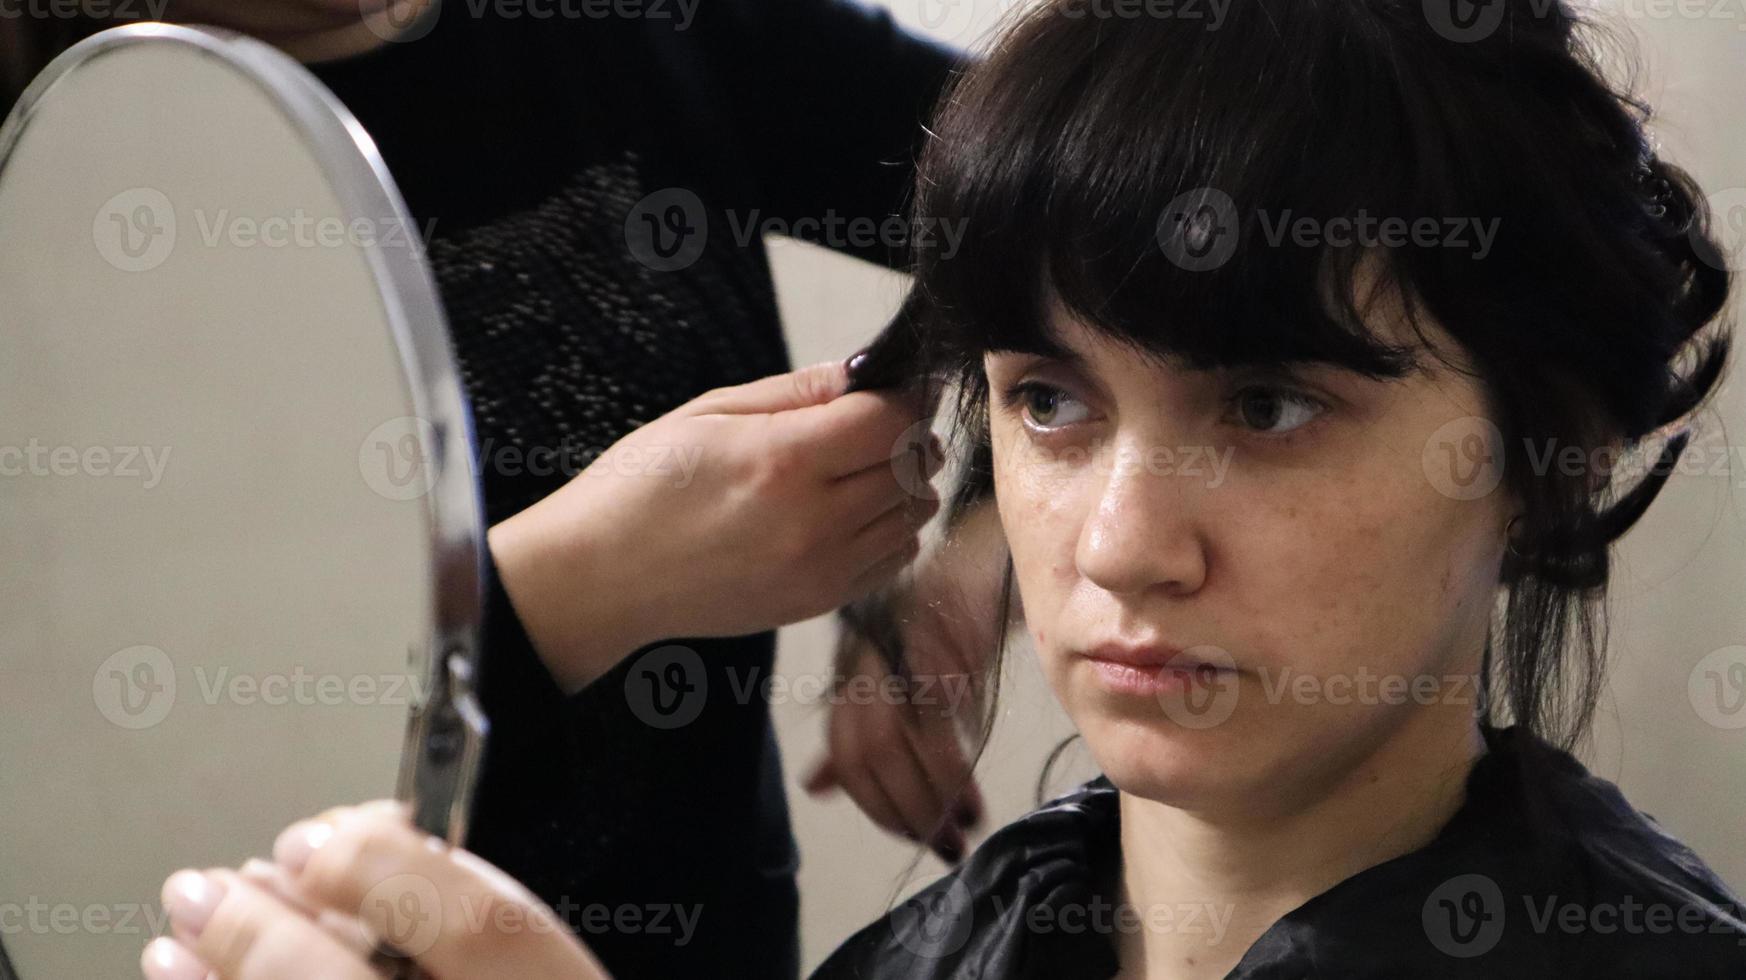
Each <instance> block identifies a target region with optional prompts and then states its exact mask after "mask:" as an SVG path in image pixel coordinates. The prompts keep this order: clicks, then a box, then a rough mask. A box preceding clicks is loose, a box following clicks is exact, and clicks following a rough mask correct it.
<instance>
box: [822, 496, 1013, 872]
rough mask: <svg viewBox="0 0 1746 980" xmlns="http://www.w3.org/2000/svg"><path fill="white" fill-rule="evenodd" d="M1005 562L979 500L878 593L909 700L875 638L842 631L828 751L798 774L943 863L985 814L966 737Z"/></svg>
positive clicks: (975, 734) (970, 733) (994, 522)
mask: <svg viewBox="0 0 1746 980" xmlns="http://www.w3.org/2000/svg"><path fill="white" fill-rule="evenodd" d="M1005 568H1006V552H1005V540H1004V538H1003V536H1002V535H1001V531H1000V522H999V516H998V514H997V513H996V512H995V508H994V506H993V505H992V503H988V504H984V505H982V506H981V507H979V508H978V509H977V510H975V511H973V512H971V513H970V514H968V515H967V516H965V517H964V519H963V520H961V521H960V522H959V524H958V525H957V526H956V527H954V528H952V529H951V530H950V531H949V532H948V533H947V536H946V537H945V539H944V541H943V543H942V545H941V546H940V547H939V548H936V549H934V550H932V551H930V552H929V553H928V554H927V556H926V557H924V558H923V559H922V560H921V561H919V562H918V563H917V564H916V567H915V569H914V573H913V574H912V575H910V576H906V577H905V580H904V581H901V582H899V583H896V584H895V585H894V586H893V587H891V588H889V589H887V590H886V591H885V593H884V594H883V598H884V600H885V601H886V602H887V603H888V604H889V607H890V611H891V614H892V615H893V616H895V617H896V619H897V621H898V622H899V623H900V624H901V625H900V631H901V635H902V642H903V647H904V654H905V659H906V661H907V662H908V665H909V669H910V674H911V678H912V680H911V683H910V684H909V686H908V691H907V696H906V697H903V698H893V697H891V696H890V694H891V692H892V691H893V686H892V684H891V683H889V682H888V680H887V676H888V672H887V669H886V666H885V661H884V660H883V659H882V658H881V657H880V655H879V652H878V650H877V649H876V648H875V647H874V645H873V644H872V643H871V642H870V641H869V640H867V639H866V638H865V637H862V636H860V635H859V634H857V633H854V632H851V631H848V630H844V631H843V633H842V634H841V635H840V636H839V640H838V642H839V644H841V646H840V648H839V652H838V659H837V663H838V665H839V667H838V669H839V670H842V671H844V672H845V673H846V675H847V676H845V677H843V678H840V681H841V683H842V685H843V686H842V688H841V689H840V690H839V691H838V696H837V698H836V699H835V701H834V702H833V703H832V706H831V714H830V721H829V735H828V739H827V749H826V756H825V758H824V759H823V760H822V761H820V762H819V763H818V764H817V765H816V766H815V767H814V769H813V771H812V772H811V773H810V774H809V775H808V776H807V777H806V780H805V787H806V790H807V791H808V792H809V793H811V794H813V795H814V796H820V795H824V794H827V793H829V792H831V791H832V790H834V789H837V788H841V789H843V790H845V791H846V792H847V793H848V794H849V796H850V797H851V798H853V799H854V801H855V803H856V804H857V805H859V806H860V808H861V810H862V811H863V812H864V813H866V814H867V816H868V817H870V818H872V820H873V822H874V823H877V824H878V825H879V826H881V827H884V828H885V829H886V830H889V831H891V832H892V833H894V834H899V835H902V836H904V837H907V838H909V839H911V840H917V841H925V842H926V843H927V844H928V846H929V847H931V848H933V850H934V852H935V853H936V854H938V855H939V856H940V858H941V859H942V860H944V861H945V862H947V863H948V864H955V863H956V862H957V861H958V860H959V858H961V857H962V856H963V854H964V851H965V849H966V840H965V833H966V831H968V830H970V829H972V828H973V827H974V826H975V825H976V824H978V823H979V822H980V821H981V819H982V815H983V813H982V811H983V803H982V796H981V792H980V791H979V790H978V788H977V786H976V783H975V780H974V778H973V776H972V772H971V767H972V761H971V756H970V755H969V753H968V751H967V750H966V741H971V742H974V741H977V740H979V737H980V728H981V725H980V722H981V716H982V710H981V709H982V707H983V699H982V695H983V690H984V682H985V681H986V672H987V670H988V668H989V667H990V662H989V661H990V659H991V655H992V653H993V651H994V647H995V643H996V642H997V640H998V639H999V637H1000V636H1001V635H1002V634H1003V633H1004V630H1002V629H1001V628H1000V627H999V626H998V623H999V621H1000V609H999V605H1000V588H1001V584H1002V580H1003V577H1004V572H1005ZM1015 605H1016V603H1015ZM1012 612H1013V613H1014V614H1016V610H1013V611H1012Z"/></svg>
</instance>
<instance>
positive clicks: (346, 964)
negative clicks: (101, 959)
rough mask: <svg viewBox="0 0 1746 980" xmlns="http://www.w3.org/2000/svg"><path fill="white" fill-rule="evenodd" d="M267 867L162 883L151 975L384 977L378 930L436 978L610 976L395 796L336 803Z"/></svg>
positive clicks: (146, 965)
mask: <svg viewBox="0 0 1746 980" xmlns="http://www.w3.org/2000/svg"><path fill="white" fill-rule="evenodd" d="M273 857H274V861H273V862H267V861H260V860H256V861H251V862H249V863H248V864H246V865H244V866H243V868H242V870H240V871H229V870H221V869H214V870H209V871H204V872H197V871H181V872H177V873H176V874H174V875H172V876H171V877H170V878H169V880H167V881H165V882H164V895H163V900H164V907H165V909H166V910H167V911H168V912H169V914H170V927H171V928H170V935H169V936H166V937H163V938H159V939H155V940H153V941H152V943H151V945H149V946H147V947H146V950H145V953H144V955H143V956H142V957H141V968H142V969H143V970H144V972H145V975H146V977H148V978H149V980H207V978H208V977H209V976H215V977H217V978H218V980H307V978H309V977H320V978H322V980H380V978H381V977H383V976H385V975H386V974H385V973H383V972H380V971H379V970H378V968H377V967H374V966H372V965H371V962H370V959H371V953H372V951H373V950H374V949H375V948H376V945H377V942H376V940H377V937H383V938H385V939H386V940H387V941H389V942H390V943H392V944H393V945H394V947H395V948H396V949H398V950H399V951H401V952H402V953H405V954H406V955H408V956H410V957H411V958H412V959H413V960H414V961H416V962H417V963H418V964H419V966H420V967H422V968H423V969H424V970H425V972H427V973H429V974H430V975H431V976H432V977H435V978H437V980H592V978H601V977H605V976H606V971H605V970H603V969H601V967H600V964H599V962H598V961H596V960H595V959H594V957H593V956H592V955H590V954H589V952H588V951H587V949H585V948H584V947H583V946H582V944H581V943H580V942H579V941H578V940H577V939H576V937H575V935H574V934H572V933H571V932H570V929H569V927H568V926H567V925H565V924H564V922H563V920H561V919H560V918H559V917H558V916H557V914H556V913H554V912H553V911H552V910H551V909H550V908H548V907H546V906H545V905H543V904H541V903H540V901H539V899H537V898H535V897H534V896H533V895H532V894H531V893H530V892H528V890H527V889H525V888H523V887H522V886H521V885H520V884H518V883H516V882H515V881H514V880H513V879H511V878H510V877H509V876H508V875H506V874H504V873H503V872H501V871H499V870H497V869H496V868H494V867H492V866H491V865H489V864H486V863H485V862H484V861H482V860H480V859H479V858H477V857H475V856H473V855H472V854H469V853H467V852H466V851H462V850H458V849H453V848H450V847H448V846H446V845H444V844H442V843H441V842H439V841H437V840H436V839H435V838H433V837H430V836H428V835H426V834H424V833H422V832H420V831H418V830H416V829H414V828H413V827H412V825H411V823H410V822H408V820H407V819H406V816H405V811H404V809H403V808H402V807H401V805H400V804H398V803H393V802H389V801H381V802H376V803H367V804H365V805H363V806H359V807H344V808H341V809H337V810H330V811H328V812H327V813H325V814H322V815H321V816H320V817H317V818H315V819H314V820H312V821H308V822H305V823H300V824H294V825H292V826H291V827H290V828H289V829H287V830H286V831H285V833H284V834H282V835H280V837H279V841H278V843H277V844H276V845H275V846H274V848H273Z"/></svg>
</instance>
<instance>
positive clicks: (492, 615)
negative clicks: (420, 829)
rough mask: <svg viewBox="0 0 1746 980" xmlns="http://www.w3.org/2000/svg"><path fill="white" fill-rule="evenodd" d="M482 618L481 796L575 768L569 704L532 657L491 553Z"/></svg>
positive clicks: (574, 730)
mask: <svg viewBox="0 0 1746 980" xmlns="http://www.w3.org/2000/svg"><path fill="white" fill-rule="evenodd" d="M484 575H485V580H484V583H483V585H484V595H485V611H484V622H483V624H482V625H483V629H482V630H481V634H480V650H479V702H480V706H481V707H482V708H483V709H484V712H485V717H486V718H487V719H488V721H489V724H490V729H489V732H488V734H487V735H486V747H485V752H484V759H485V763H484V767H483V771H482V772H481V773H480V782H479V795H481V796H483V795H486V794H487V793H490V792H494V791H496V788H497V787H498V786H514V785H527V784H528V783H529V782H540V781H543V780H546V779H550V778H551V776H552V774H554V773H563V772H569V771H573V770H574V769H575V768H576V767H577V766H578V764H579V757H578V746H577V731H578V726H577V725H576V724H574V723H573V722H572V721H571V714H572V712H573V711H574V710H575V708H574V706H573V701H572V699H571V698H570V697H569V696H567V695H565V693H564V692H563V689H562V688H560V687H559V686H558V683H557V681H556V680H555V679H553V677H552V675H551V672H550V671H548V670H547V669H546V666H545V664H544V663H543V662H542V661H541V660H540V658H539V654H538V652H536V651H535V650H534V647H533V641H532V640H531V639H529V638H528V635H527V630H526V628H524V627H523V626H522V622H521V618H520V617H519V616H518V615H517V614H516V612H515V607H514V606H513V605H512V604H511V603H510V601H509V594H508V593H507V592H506V591H504V588H503V581H502V579H501V578H499V576H498V573H497V563H496V562H495V561H494V560H493V559H492V556H491V549H490V548H486V549H485V557H484Z"/></svg>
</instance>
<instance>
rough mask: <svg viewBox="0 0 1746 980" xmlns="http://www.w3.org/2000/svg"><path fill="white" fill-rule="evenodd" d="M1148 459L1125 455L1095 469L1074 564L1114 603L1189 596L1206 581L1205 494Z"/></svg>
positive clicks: (1172, 471) (1193, 484)
mask: <svg viewBox="0 0 1746 980" xmlns="http://www.w3.org/2000/svg"><path fill="white" fill-rule="evenodd" d="M1150 458H1152V456H1151V454H1146V453H1141V452H1134V451H1132V450H1131V449H1130V450H1129V451H1128V452H1124V453H1118V454H1116V456H1115V458H1114V459H1112V460H1111V461H1110V462H1109V463H1107V464H1106V465H1105V466H1104V467H1103V469H1104V473H1103V475H1102V477H1101V485H1100V487H1099V490H1098V493H1097V494H1096V496H1095V498H1094V501H1093V506H1092V509H1091V512H1090V513H1089V514H1088V515H1087V516H1086V520H1085V523H1084V525H1083V526H1082V527H1081V529H1080V534H1079V542H1078V548H1077V551H1076V553H1075V560H1076V562H1077V564H1078V567H1079V573H1080V574H1081V575H1083V576H1084V577H1085V578H1086V579H1087V580H1089V581H1091V582H1093V583H1095V584H1096V585H1097V586H1099V587H1100V588H1103V589H1105V590H1107V591H1109V592H1112V593H1116V594H1118V595H1137V594H1141V593H1144V592H1146V591H1147V590H1151V589H1161V590H1164V591H1166V592H1168V593H1170V594H1189V593H1192V592H1194V591H1195V590H1197V589H1199V588H1200V586H1201V583H1202V581H1203V580H1204V579H1205V578H1206V571H1207V568H1206V566H1207V544H1206V541H1205V538H1204V536H1203V535H1202V533H1201V532H1202V523H1201V520H1200V514H1201V511H1202V510H1203V509H1204V503H1205V502H1204V500H1203V499H1202V498H1203V496H1204V495H1205V494H1206V493H1209V492H1212V488H1208V487H1204V486H1197V485H1195V481H1194V480H1192V479H1189V478H1187V477H1185V476H1183V475H1182V474H1180V473H1177V472H1175V471H1174V470H1173V469H1172V468H1169V467H1157V466H1151V465H1148V463H1147V460H1148V459H1150Z"/></svg>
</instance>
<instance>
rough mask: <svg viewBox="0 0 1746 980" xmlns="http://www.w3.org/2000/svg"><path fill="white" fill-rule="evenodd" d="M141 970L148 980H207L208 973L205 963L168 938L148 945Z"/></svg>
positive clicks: (141, 959)
mask: <svg viewBox="0 0 1746 980" xmlns="http://www.w3.org/2000/svg"><path fill="white" fill-rule="evenodd" d="M139 968H140V972H142V973H144V974H145V975H146V980H206V973H207V970H206V964H205V963H202V962H200V959H199V958H198V957H196V956H195V955H194V954H193V953H190V952H188V950H187V949H185V948H183V946H182V944H181V943H178V942H176V941H175V940H174V939H171V938H169V937H167V936H159V937H158V938H157V939H154V940H152V941H151V942H149V943H147V944H146V948H145V952H144V953H142V954H140V958H139Z"/></svg>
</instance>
